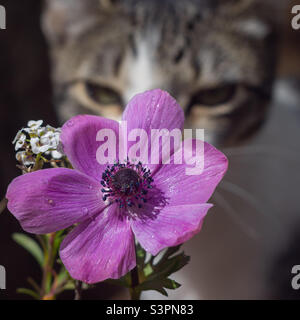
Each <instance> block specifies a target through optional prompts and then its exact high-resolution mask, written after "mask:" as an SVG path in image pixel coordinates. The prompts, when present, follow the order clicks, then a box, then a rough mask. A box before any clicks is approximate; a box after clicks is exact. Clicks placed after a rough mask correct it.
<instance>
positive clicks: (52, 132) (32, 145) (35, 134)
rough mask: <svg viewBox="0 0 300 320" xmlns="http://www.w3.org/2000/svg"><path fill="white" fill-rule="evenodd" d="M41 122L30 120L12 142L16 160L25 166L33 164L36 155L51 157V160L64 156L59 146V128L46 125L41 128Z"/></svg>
mask: <svg viewBox="0 0 300 320" xmlns="http://www.w3.org/2000/svg"><path fill="white" fill-rule="evenodd" d="M42 124H43V120H38V121H34V120H31V121H29V122H28V123H27V126H28V127H27V128H23V129H21V130H20V131H19V132H18V133H17V135H16V137H15V139H14V141H13V144H15V150H16V151H18V150H20V149H21V151H19V152H18V153H17V154H16V157H17V160H18V161H19V162H21V163H23V164H24V165H25V166H27V165H31V164H33V163H34V159H35V156H36V155H38V154H45V155H51V158H52V159H55V160H59V159H61V158H62V157H63V156H64V154H63V151H62V148H61V144H60V139H59V138H60V133H61V129H60V128H54V127H52V126H49V125H47V126H46V127H42Z"/></svg>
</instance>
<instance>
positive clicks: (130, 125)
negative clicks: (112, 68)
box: [122, 89, 184, 171]
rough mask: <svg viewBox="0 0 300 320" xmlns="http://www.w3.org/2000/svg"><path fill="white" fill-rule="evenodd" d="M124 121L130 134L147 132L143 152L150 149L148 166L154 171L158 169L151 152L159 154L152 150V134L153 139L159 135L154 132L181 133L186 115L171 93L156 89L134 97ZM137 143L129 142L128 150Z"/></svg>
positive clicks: (124, 115) (126, 110) (123, 118)
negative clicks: (175, 131)
mask: <svg viewBox="0 0 300 320" xmlns="http://www.w3.org/2000/svg"><path fill="white" fill-rule="evenodd" d="M122 120H123V121H127V132H128V134H130V132H131V130H133V129H143V130H145V132H146V134H147V137H148V141H143V143H142V144H141V145H142V148H141V149H142V151H141V152H142V153H144V150H143V148H146V149H148V150H146V153H147V155H148V165H149V168H150V169H151V170H152V171H153V170H154V168H156V167H157V164H154V163H153V159H151V151H152V152H154V153H156V154H157V152H155V150H153V148H152V150H151V143H150V142H151V132H152V135H153V137H156V136H157V135H158V133H155V132H154V131H152V130H153V129H159V130H161V129H167V130H169V132H171V131H172V130H173V129H178V132H179V133H180V130H181V129H182V128H183V123H184V113H183V110H182V108H181V107H180V106H179V104H178V103H177V102H176V100H175V99H174V98H173V97H171V96H170V95H169V93H167V92H166V91H162V90H160V89H155V90H150V91H146V92H144V93H141V94H137V95H136V96H134V97H133V98H132V99H131V100H130V101H129V103H128V105H127V107H126V109H125V111H124V113H123V117H122ZM135 143H136V142H135V141H132V142H130V141H129V142H128V149H130V147H131V146H132V145H134V144H135ZM167 143H168V142H167ZM162 144H163V143H162V142H160V145H162ZM171 150H172V146H171ZM151 160H152V161H151ZM159 163H161V160H159ZM144 164H145V162H144Z"/></svg>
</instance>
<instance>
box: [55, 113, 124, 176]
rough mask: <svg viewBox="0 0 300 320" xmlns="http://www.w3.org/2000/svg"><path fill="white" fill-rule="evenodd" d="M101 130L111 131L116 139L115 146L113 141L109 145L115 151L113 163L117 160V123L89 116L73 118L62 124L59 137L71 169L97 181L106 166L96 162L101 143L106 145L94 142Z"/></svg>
mask: <svg viewBox="0 0 300 320" xmlns="http://www.w3.org/2000/svg"><path fill="white" fill-rule="evenodd" d="M102 129H107V130H109V131H111V133H112V134H113V135H114V136H115V138H116V144H114V143H113V140H111V142H112V143H111V144H109V146H110V147H111V148H112V150H115V153H116V159H114V161H115V160H117V159H118V151H119V141H118V138H119V123H118V122H117V121H114V120H110V119H106V118H102V117H98V116H91V115H79V116H75V117H73V118H71V119H70V120H69V121H67V122H66V123H65V124H64V126H63V127H62V132H61V136H60V139H61V142H62V144H63V149H64V153H65V154H66V155H67V157H68V159H69V160H70V162H71V163H72V165H73V167H74V168H75V169H77V170H79V171H81V172H83V173H85V174H87V175H89V176H92V177H94V178H95V179H97V180H98V181H99V180H100V179H101V175H102V173H103V171H104V169H105V168H106V166H107V164H100V163H99V162H98V161H97V150H98V148H99V147H100V146H101V145H102V144H103V143H106V141H97V140H96V139H97V134H98V132H99V131H100V130H102ZM103 132H104V131H103ZM112 162H113V161H112Z"/></svg>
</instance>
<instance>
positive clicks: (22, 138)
mask: <svg viewBox="0 0 300 320" xmlns="http://www.w3.org/2000/svg"><path fill="white" fill-rule="evenodd" d="M25 142H26V135H25V134H24V133H23V132H22V130H20V131H19V132H18V133H17V135H16V137H15V139H14V141H13V142H12V143H13V144H15V150H16V151H17V150H19V149H21V148H22V147H23V146H24V144H25Z"/></svg>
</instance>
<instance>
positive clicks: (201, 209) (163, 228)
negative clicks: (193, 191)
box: [131, 203, 212, 255]
mask: <svg viewBox="0 0 300 320" xmlns="http://www.w3.org/2000/svg"><path fill="white" fill-rule="evenodd" d="M211 207H212V205H211V204H208V203H205V204H196V205H179V206H166V207H164V208H163V209H162V210H161V211H160V212H159V213H158V214H156V215H155V216H153V217H152V218H150V217H149V218H148V219H147V218H145V219H136V220H132V222H131V226H132V230H133V232H134V234H135V236H136V238H137V240H138V241H139V243H140V244H141V245H142V247H143V248H144V249H145V250H146V251H148V252H150V253H151V254H152V255H156V254H158V252H159V251H160V250H162V249H164V248H166V247H172V246H177V245H179V244H181V243H183V242H185V241H187V240H189V239H190V238H191V237H192V236H194V235H195V234H196V233H198V232H199V231H200V229H201V227H202V222H203V219H204V217H205V215H206V213H207V210H208V209H209V208H211Z"/></svg>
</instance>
